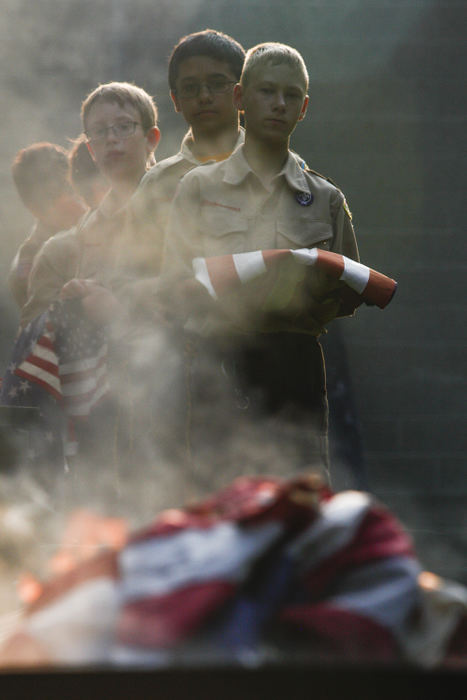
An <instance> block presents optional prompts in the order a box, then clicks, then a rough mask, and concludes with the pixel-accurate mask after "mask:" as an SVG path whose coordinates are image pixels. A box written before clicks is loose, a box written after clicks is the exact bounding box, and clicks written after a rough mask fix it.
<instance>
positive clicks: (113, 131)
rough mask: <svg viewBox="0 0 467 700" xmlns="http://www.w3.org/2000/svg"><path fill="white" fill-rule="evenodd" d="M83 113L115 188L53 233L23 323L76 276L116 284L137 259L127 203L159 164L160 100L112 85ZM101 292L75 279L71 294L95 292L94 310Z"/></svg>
mask: <svg viewBox="0 0 467 700" xmlns="http://www.w3.org/2000/svg"><path fill="white" fill-rule="evenodd" d="M81 117H82V122H83V130H84V132H85V133H86V135H87V140H88V147H89V149H90V151H91V154H92V156H93V158H94V160H95V161H96V163H97V166H98V168H99V170H100V171H101V172H102V173H103V174H104V176H105V177H106V179H107V180H108V182H109V185H110V190H109V192H108V194H107V195H106V196H105V197H104V199H103V200H102V201H101V203H100V205H99V206H98V208H97V209H95V210H94V211H91V212H90V214H89V215H88V217H86V218H85V219H84V220H82V221H81V222H80V224H79V225H78V226H77V227H76V228H75V229H71V230H70V231H67V232H65V233H63V234H60V235H58V236H54V237H53V238H51V239H50V240H49V241H48V242H47V244H46V245H44V247H43V248H42V250H41V252H40V254H39V255H38V256H37V258H36V260H35V262H34V265H33V268H32V271H31V276H30V280H29V298H28V301H27V303H26V304H25V306H24V307H23V310H22V315H21V325H25V324H26V323H28V322H29V321H30V320H32V319H33V318H35V316H37V315H38V314H39V313H41V312H42V311H44V310H45V309H46V308H47V307H48V305H49V304H50V303H51V302H52V301H54V300H55V299H57V298H58V297H59V295H60V293H61V292H62V288H63V286H64V285H65V284H67V283H69V282H70V281H71V280H72V279H73V278H80V279H81V280H83V279H86V280H88V279H92V280H95V281H96V282H99V283H100V284H104V285H106V286H110V287H112V281H113V280H114V281H115V279H118V276H119V274H118V269H119V263H121V262H122V259H123V260H125V261H128V259H129V258H130V259H131V258H132V257H135V258H136V259H137V258H138V252H137V246H136V245H135V243H134V241H132V240H126V238H125V236H126V235H127V229H126V215H125V206H126V205H127V203H128V201H129V199H130V198H131V196H132V195H133V193H134V192H135V190H136V188H137V186H138V184H139V182H140V180H141V178H142V176H143V175H144V174H145V172H146V170H147V169H148V167H149V166H150V165H152V163H153V162H154V158H153V152H154V149H155V148H156V146H157V143H158V141H159V137H160V132H159V129H158V128H157V125H156V124H157V110H156V107H155V104H154V102H153V100H152V98H151V97H150V96H149V95H148V94H147V93H146V91H145V90H143V89H142V88H140V87H137V86H136V85H132V84H130V83H118V82H113V83H107V84H105V85H100V86H99V87H97V88H96V89H95V90H93V91H92V93H91V94H90V95H88V97H87V98H86V99H85V100H84V102H83V105H82V109H81ZM122 232H124V233H125V235H122ZM120 272H121V270H120ZM98 291H99V290H97V289H96V288H94V287H92V285H91V286H90V285H89V284H88V283H86V284H84V283H82V282H81V283H79V284H78V283H75V282H73V283H72V284H71V285H69V286H68V288H67V295H68V296H75V295H76V296H87V295H88V292H90V294H89V295H90V296H91V297H92V298H91V300H90V302H89V303H88V305H89V306H90V308H91V310H92V311H94V310H95V309H96V308H97V307H95V306H94V303H93V301H94V300H95V299H94V296H95V294H98ZM110 301H112V300H110ZM103 315H105V314H103Z"/></svg>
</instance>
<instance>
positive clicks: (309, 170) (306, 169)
mask: <svg viewBox="0 0 467 700" xmlns="http://www.w3.org/2000/svg"><path fill="white" fill-rule="evenodd" d="M304 170H305V172H306V173H312V174H313V175H317V176H318V177H321V178H322V179H323V180H326V181H327V182H329V183H330V184H331V185H334V187H337V189H338V190H340V187H339V185H337V184H336V183H335V182H334V180H331V178H330V177H327V175H323V174H322V173H319V172H318V171H317V170H312V169H311V168H309V167H308V166H306V168H304Z"/></svg>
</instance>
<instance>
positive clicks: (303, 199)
mask: <svg viewBox="0 0 467 700" xmlns="http://www.w3.org/2000/svg"><path fill="white" fill-rule="evenodd" d="M295 199H296V200H297V202H298V203H299V204H300V205H301V206H302V207H309V206H310V204H313V200H314V197H313V195H312V193H311V192H296V193H295Z"/></svg>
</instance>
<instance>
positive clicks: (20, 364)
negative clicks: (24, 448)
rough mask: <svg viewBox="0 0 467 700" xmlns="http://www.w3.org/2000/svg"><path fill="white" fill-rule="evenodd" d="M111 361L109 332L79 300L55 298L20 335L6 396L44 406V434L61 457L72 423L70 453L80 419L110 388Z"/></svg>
mask: <svg viewBox="0 0 467 700" xmlns="http://www.w3.org/2000/svg"><path fill="white" fill-rule="evenodd" d="M106 361H107V344H106V339H105V332H104V331H103V330H102V329H100V328H97V327H96V326H94V325H92V324H91V323H89V321H87V320H86V319H85V317H84V315H83V313H82V311H81V305H80V303H79V301H78V300H74V299H70V300H66V301H57V302H54V303H53V304H52V305H51V306H50V307H49V309H48V310H47V311H45V312H43V313H42V314H41V315H40V316H38V317H37V318H36V319H34V320H33V321H32V322H31V323H29V324H28V325H27V326H26V327H25V328H24V329H23V330H22V331H21V332H20V333H19V335H18V337H17V338H16V341H15V345H14V347H13V351H12V355H11V361H10V363H9V365H8V368H7V372H6V374H5V377H4V380H3V383H2V388H1V393H0V401H1V403H2V404H4V405H10V406H34V407H37V408H39V409H40V411H41V413H42V414H43V417H44V416H45V423H46V425H45V426H44V427H43V429H44V435H43V436H42V437H43V438H44V437H45V438H46V439H45V444H47V442H48V443H49V444H50V445H52V444H53V445H54V448H53V449H54V456H55V457H56V454H55V453H56V450H57V446H58V444H59V443H60V440H61V439H62V438H63V431H64V426H66V425H68V430H67V431H66V434H67V437H66V438H65V444H66V447H65V452H66V454H74V452H75V451H76V447H77V446H76V444H75V442H74V438H73V437H72V436H73V424H74V421H76V420H77V419H82V418H87V417H88V416H89V414H90V413H91V411H92V410H93V408H94V407H95V406H96V405H97V404H98V403H99V401H100V400H101V399H102V398H103V397H104V396H105V395H106V394H107V392H108V389H109V385H108V381H107V364H106ZM39 452H40V453H41V455H40V458H41V459H45V458H46V455H44V454H42V453H43V450H42V449H40V450H39Z"/></svg>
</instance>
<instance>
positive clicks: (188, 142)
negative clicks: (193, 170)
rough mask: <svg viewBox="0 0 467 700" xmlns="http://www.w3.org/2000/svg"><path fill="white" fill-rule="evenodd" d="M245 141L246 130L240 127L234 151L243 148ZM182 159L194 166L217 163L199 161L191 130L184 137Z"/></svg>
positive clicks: (181, 150) (213, 160) (180, 153)
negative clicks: (194, 149)
mask: <svg viewBox="0 0 467 700" xmlns="http://www.w3.org/2000/svg"><path fill="white" fill-rule="evenodd" d="M244 141H245V129H244V128H243V127H242V126H241V127H239V130H238V136H237V141H236V142H235V146H234V148H233V150H234V151H235V150H236V149H237V148H238V147H239V146H241V144H242V143H244ZM178 155H179V156H180V158H184V159H185V160H187V161H188V162H189V163H193V165H201V164H204V163H215V162H216V161H215V159H214V158H213V159H212V161H203V163H201V161H199V160H198V159H197V158H196V156H195V155H194V153H193V136H192V133H191V129H190V130H189V131H187V133H186V134H185V136H184V137H183V140H182V145H181V147H180V151H179V153H178Z"/></svg>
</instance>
